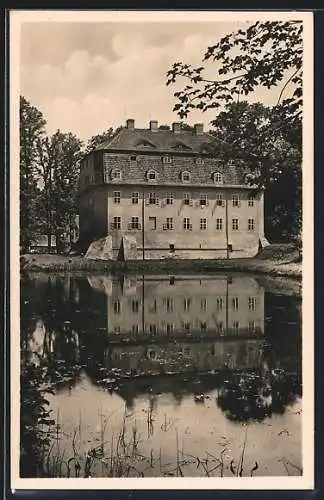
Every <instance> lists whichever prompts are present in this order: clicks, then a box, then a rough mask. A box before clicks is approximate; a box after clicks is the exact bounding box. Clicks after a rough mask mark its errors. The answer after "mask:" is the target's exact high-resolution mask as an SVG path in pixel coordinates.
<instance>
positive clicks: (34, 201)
mask: <svg viewBox="0 0 324 500" xmlns="http://www.w3.org/2000/svg"><path fill="white" fill-rule="evenodd" d="M19 112H20V129H19V132H20V170H19V173H20V245H21V246H22V247H23V248H24V249H25V250H26V249H28V248H29V246H30V244H31V242H32V240H33V239H34V237H35V235H37V234H39V232H40V227H41V221H40V218H39V188H38V185H37V177H38V160H39V156H38V148H37V144H38V141H39V140H40V139H41V138H42V137H43V136H44V134H45V125H46V121H45V119H44V117H43V115H42V113H41V112H40V111H39V110H38V109H37V108H35V107H34V106H32V105H31V104H30V103H29V102H28V101H27V100H26V99H25V98H24V97H22V96H21V97H20V110H19Z"/></svg>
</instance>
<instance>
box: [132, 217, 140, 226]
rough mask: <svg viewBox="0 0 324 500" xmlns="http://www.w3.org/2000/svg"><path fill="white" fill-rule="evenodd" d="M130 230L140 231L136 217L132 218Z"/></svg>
mask: <svg viewBox="0 0 324 500" xmlns="http://www.w3.org/2000/svg"><path fill="white" fill-rule="evenodd" d="M131 228H132V229H140V225H139V218H138V217H132V222H131Z"/></svg>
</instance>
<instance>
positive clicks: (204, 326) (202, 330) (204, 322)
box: [200, 321, 207, 333]
mask: <svg viewBox="0 0 324 500" xmlns="http://www.w3.org/2000/svg"><path fill="white" fill-rule="evenodd" d="M200 331H201V332H204V333H205V332H206V331H207V323H206V321H202V322H201V323H200Z"/></svg>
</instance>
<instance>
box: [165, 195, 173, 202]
mask: <svg viewBox="0 0 324 500" xmlns="http://www.w3.org/2000/svg"><path fill="white" fill-rule="evenodd" d="M165 203H166V204H167V205H172V204H173V193H167V195H166V199H165Z"/></svg>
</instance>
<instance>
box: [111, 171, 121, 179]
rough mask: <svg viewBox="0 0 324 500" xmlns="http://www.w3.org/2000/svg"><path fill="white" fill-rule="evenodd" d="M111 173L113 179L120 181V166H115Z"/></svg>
mask: <svg viewBox="0 0 324 500" xmlns="http://www.w3.org/2000/svg"><path fill="white" fill-rule="evenodd" d="M110 175H111V178H112V180H114V181H120V180H121V178H122V175H121V171H120V170H119V168H114V169H113V170H112V171H111V173H110Z"/></svg>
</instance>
